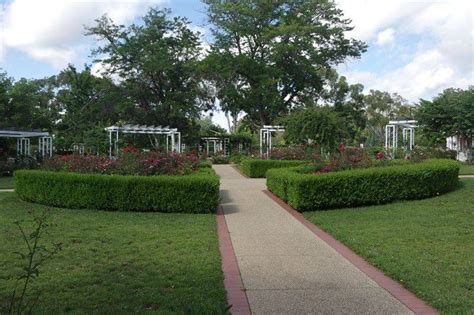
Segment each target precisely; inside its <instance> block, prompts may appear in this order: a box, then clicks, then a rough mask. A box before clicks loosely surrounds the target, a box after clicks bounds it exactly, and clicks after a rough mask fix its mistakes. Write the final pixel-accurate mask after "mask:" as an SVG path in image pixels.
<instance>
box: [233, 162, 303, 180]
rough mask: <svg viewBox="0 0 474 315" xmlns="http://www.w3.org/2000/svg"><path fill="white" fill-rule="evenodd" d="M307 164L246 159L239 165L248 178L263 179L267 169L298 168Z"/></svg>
mask: <svg viewBox="0 0 474 315" xmlns="http://www.w3.org/2000/svg"><path fill="white" fill-rule="evenodd" d="M306 163H308V162H307V161H300V160H257V159H248V160H243V161H242V163H241V167H240V168H241V170H242V172H243V173H244V174H245V175H247V176H248V177H252V178H257V177H265V174H266V173H267V171H268V170H269V169H272V168H283V167H292V166H300V165H303V164H306Z"/></svg>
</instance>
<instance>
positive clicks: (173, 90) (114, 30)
mask: <svg viewBox="0 0 474 315" xmlns="http://www.w3.org/2000/svg"><path fill="white" fill-rule="evenodd" d="M169 14H170V11H169V10H157V9H150V10H149V12H148V13H147V14H146V15H145V16H144V17H143V20H142V23H139V24H132V25H130V26H128V27H126V26H123V25H117V24H115V23H114V22H113V21H112V20H111V19H110V18H108V17H107V16H103V17H102V18H100V19H98V20H97V21H96V22H97V24H96V25H95V26H93V27H89V28H87V34H88V35H91V36H95V37H96V38H97V40H98V42H99V44H102V45H101V46H100V47H99V48H97V49H96V50H94V52H93V55H94V56H95V57H96V58H97V61H98V62H101V63H102V64H103V65H104V73H105V74H106V75H109V76H115V77H117V80H118V83H119V84H120V86H121V87H122V91H123V92H124V94H125V95H126V96H127V97H128V98H129V99H130V100H131V101H133V103H134V105H135V107H136V108H135V111H134V113H133V116H131V117H130V121H129V122H131V123H142V124H151V125H171V126H173V127H176V128H179V129H180V130H182V131H184V130H186V129H188V127H189V124H188V120H189V119H196V118H199V116H200V113H201V111H203V110H209V109H210V108H212V105H213V99H212V97H211V96H210V93H209V86H208V85H206V84H204V82H203V81H202V80H201V79H200V76H199V72H198V71H197V63H198V62H199V56H200V47H199V46H200V38H199V34H198V33H197V32H193V31H192V30H191V29H190V28H189V21H188V20H187V19H185V18H182V17H173V18H171V17H170V16H169Z"/></svg>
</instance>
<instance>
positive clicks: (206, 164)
mask: <svg viewBox="0 0 474 315" xmlns="http://www.w3.org/2000/svg"><path fill="white" fill-rule="evenodd" d="M199 167H200V168H211V167H212V162H211V161H209V160H201V162H199Z"/></svg>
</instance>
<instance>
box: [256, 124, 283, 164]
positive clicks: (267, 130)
mask: <svg viewBox="0 0 474 315" xmlns="http://www.w3.org/2000/svg"><path fill="white" fill-rule="evenodd" d="M284 131H285V127H284V126H272V125H264V126H263V128H262V129H260V155H261V156H266V157H268V154H269V153H270V152H271V151H272V132H284Z"/></svg>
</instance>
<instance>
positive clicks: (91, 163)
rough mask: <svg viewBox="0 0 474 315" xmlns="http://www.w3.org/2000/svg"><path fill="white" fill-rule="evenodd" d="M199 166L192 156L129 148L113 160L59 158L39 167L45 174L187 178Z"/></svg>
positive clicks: (72, 156)
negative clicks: (49, 172) (61, 172)
mask: <svg viewBox="0 0 474 315" xmlns="http://www.w3.org/2000/svg"><path fill="white" fill-rule="evenodd" d="M199 167H200V161H199V158H198V157H197V156H196V155H192V154H184V153H182V154H179V153H174V152H173V153H169V154H168V153H166V152H159V151H158V152H147V153H140V152H139V151H137V149H135V148H133V147H127V148H125V149H124V151H123V153H122V155H121V156H120V157H118V158H116V159H113V160H111V159H109V158H108V157H107V156H94V155H89V156H80V155H63V156H56V157H54V158H52V159H47V160H45V161H44V162H43V165H42V166H41V168H42V169H44V170H47V171H65V172H75V173H99V174H109V175H140V176H153V175H187V174H191V173H194V172H196V171H197V170H198V169H199Z"/></svg>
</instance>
